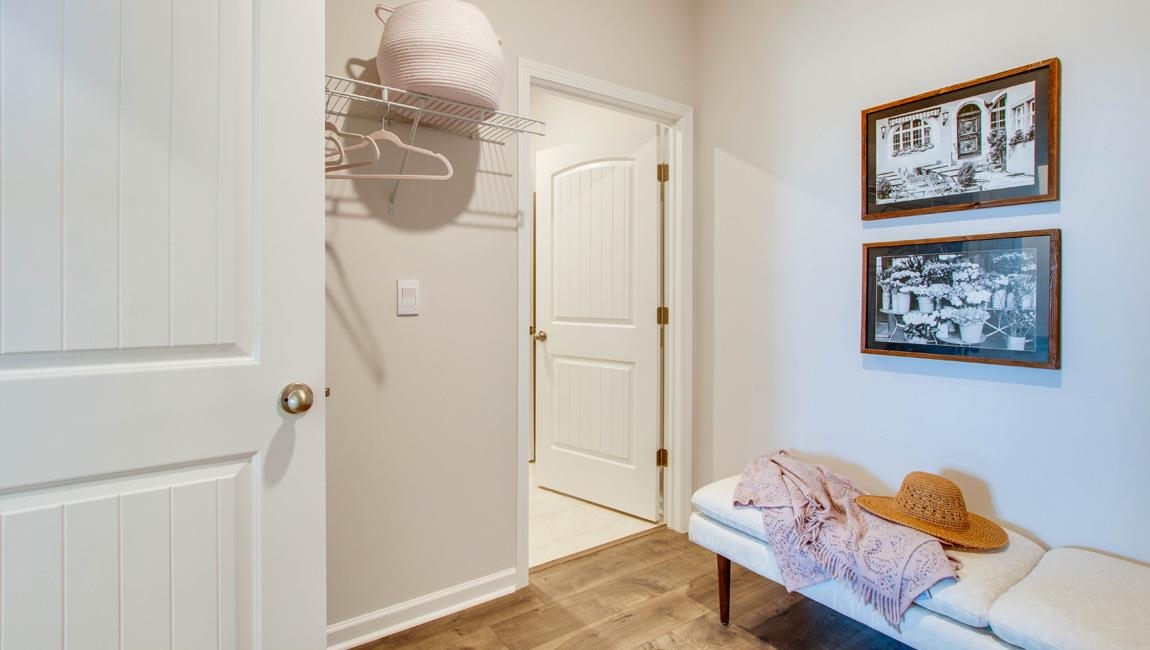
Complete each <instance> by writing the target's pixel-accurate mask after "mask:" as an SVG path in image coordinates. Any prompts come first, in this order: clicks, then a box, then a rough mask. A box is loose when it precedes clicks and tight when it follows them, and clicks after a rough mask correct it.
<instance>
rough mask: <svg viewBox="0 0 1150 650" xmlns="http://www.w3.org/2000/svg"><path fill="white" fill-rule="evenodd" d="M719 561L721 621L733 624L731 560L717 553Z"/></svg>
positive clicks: (725, 623) (716, 556)
mask: <svg viewBox="0 0 1150 650" xmlns="http://www.w3.org/2000/svg"><path fill="white" fill-rule="evenodd" d="M715 559H716V560H718V563H719V566H718V568H719V622H720V623H722V624H723V625H730V624H731V561H730V560H728V559H727V558H725V557H723V556H722V555H719V554H718V553H716V554H715Z"/></svg>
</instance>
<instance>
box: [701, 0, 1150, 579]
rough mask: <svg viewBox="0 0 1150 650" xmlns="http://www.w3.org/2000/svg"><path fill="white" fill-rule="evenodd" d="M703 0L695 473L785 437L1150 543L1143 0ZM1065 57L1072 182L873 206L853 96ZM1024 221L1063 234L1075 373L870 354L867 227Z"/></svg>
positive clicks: (1021, 511)
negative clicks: (886, 210) (867, 218)
mask: <svg viewBox="0 0 1150 650" xmlns="http://www.w3.org/2000/svg"><path fill="white" fill-rule="evenodd" d="M700 6H701V7H703V6H705V8H706V9H705V10H703V11H701V12H700V20H699V41H698V42H699V48H700V50H699V63H698V72H699V77H698V95H697V100H696V101H695V102H694V103H695V104H696V107H697V109H698V110H697V115H698V116H699V129H698V139H697V143H698V148H697V153H698V158H697V169H696V174H697V176H696V178H697V186H696V187H697V210H696V224H697V226H696V227H697V233H696V237H697V241H696V264H697V266H696V285H695V286H696V296H695V304H696V305H697V310H696V319H695V327H696V350H695V359H696V369H697V374H696V387H695V395H696V398H697V400H696V411H695V412H696V423H695V424H696V444H695V451H696V466H695V478H696V483H698V484H702V483H705V482H706V481H708V480H711V479H714V478H719V477H722V476H727V475H730V474H734V473H737V472H739V471H741V469H742V468H743V466H744V464H745V463H746V461H747V460H748V458H750V457H751V456H752V455H755V454H761V453H766V452H769V451H772V450H774V449H777V448H780V447H789V448H794V449H797V450H800V451H802V452H805V453H806V454H807V455H808V457H814V458H819V459H823V460H825V461H826V462H828V463H829V464H831V465H832V466H833V467H837V468H839V469H841V470H847V471H849V472H850V473H851V474H852V475H853V476H857V477H859V478H860V479H861V481H862V483H863V484H864V486H865V487H867V488H869V489H871V490H875V491H881V492H884V493H891V492H892V491H893V490H895V489H897V487H898V484H899V482H900V481H901V479H902V477H903V475H904V474H905V473H907V472H908V471H911V470H915V469H922V470H928V471H933V472H941V473H943V474H945V475H947V476H950V477H951V478H953V479H954V480H956V481H957V482H958V483H959V484H960V485H961V486H962V487H963V489H964V490H965V492H966V496H967V498H968V501H969V502H970V503H971V504H972V505H973V507H974V508H975V509H976V510H978V511H981V512H982V513H984V514H986V515H989V516H992V517H997V518H999V519H1000V520H1002V521H1004V522H1007V523H1009V524H1011V525H1013V526H1016V527H1018V528H1021V529H1022V530H1025V531H1028V532H1030V533H1031V534H1033V535H1034V536H1036V537H1037V539H1039V540H1041V541H1042V542H1044V543H1046V544H1050V545H1065V544H1076V545H1084V546H1091V547H1097V548H1101V549H1105V550H1107V551H1109V552H1112V553H1117V554H1120V555H1125V556H1129V557H1134V558H1137V559H1140V560H1143V561H1150V545H1148V544H1147V543H1146V539H1147V536H1148V534H1150V524H1148V523H1147V522H1148V521H1150V519H1148V518H1147V516H1146V515H1147V514H1148V513H1150V508H1148V506H1147V497H1146V495H1147V494H1148V493H1150V472H1148V471H1146V467H1145V465H1146V459H1147V458H1150V435H1147V434H1148V432H1150V404H1148V402H1147V400H1146V397H1145V395H1146V388H1147V380H1146V377H1147V368H1148V364H1150V347H1147V346H1146V345H1143V344H1142V340H1143V339H1144V338H1145V335H1144V332H1145V330H1146V327H1145V323H1147V322H1150V301H1147V300H1146V299H1145V297H1146V295H1147V291H1146V279H1145V278H1146V273H1145V271H1144V270H1143V269H1142V267H1141V266H1140V263H1141V262H1142V261H1143V260H1144V259H1145V253H1144V251H1145V249H1146V243H1147V241H1148V240H1150V220H1148V219H1147V218H1146V209H1145V199H1144V197H1143V195H1142V190H1141V188H1142V187H1143V186H1144V185H1145V182H1144V179H1143V176H1144V174H1145V172H1144V170H1145V168H1146V152H1147V151H1148V150H1150V131H1148V130H1146V129H1144V128H1141V127H1140V126H1139V125H1140V124H1141V122H1142V121H1143V120H1144V113H1145V110H1144V107H1145V106H1146V105H1147V104H1148V103H1150V83H1147V82H1148V79H1147V72H1146V61H1147V60H1150V46H1148V45H1147V40H1146V37H1145V34H1144V32H1145V29H1144V28H1145V25H1147V24H1150V5H1147V4H1146V3H1133V2H1125V1H1122V0H1099V1H1098V2H1091V3H1082V2H1076V1H1072V0H1057V1H1052V0H1026V1H1017V2H999V1H997V0H974V1H971V2H962V3H931V4H928V5H924V4H922V3H920V2H913V1H911V0H884V1H881V2H836V1H832V0H802V1H787V2H783V1H779V2H756V1H750V0H746V1H734V0H728V1H723V2H707V3H705V5H702V4H701V5H700ZM1054 56H1057V57H1060V58H1061V59H1062V64H1063V93H1062V109H1063V112H1062V120H1063V122H1062V174H1061V180H1062V200H1061V201H1059V202H1054V203H1039V204H1031V205H1027V206H1015V207H1006V208H996V209H989V210H976V211H967V212H961V213H947V214H939V215H934V216H923V217H911V218H903V219H891V220H885V221H882V222H874V223H867V224H864V223H863V222H862V221H860V219H859V182H860V181H859V151H860V143H859V111H860V110H861V109H863V108H866V107H869V106H874V105H877V104H880V103H884V102H887V101H891V100H895V99H898V98H900V97H906V96H909V95H913V94H915V93H918V92H922V91H926V90H930V89H932V88H937V87H941V86H945V85H949V84H952V83H957V82H961V81H964V80H968V79H972V78H975V77H978V76H981V75H985V74H990V73H994V72H998V71H1001V70H1005V69H1008V68H1011V67H1014V66H1018V65H1022V64H1025V63H1030V62H1034V61H1038V60H1041V59H1045V58H1049V57H1054ZM1031 228H1061V229H1062V231H1063V237H1062V240H1063V262H1064V264H1063V293H1062V298H1063V300H1062V305H1063V307H1062V325H1063V339H1062V343H1063V348H1062V349H1063V359H1064V362H1063V370H1061V371H1049V370H1034V369H1021V368H1002V367H993V366H981V365H975V364H966V363H956V362H946V361H929V360H923V359H901V358H893V357H873V356H864V355H861V354H860V353H859V350H858V347H859V334H858V327H859V289H858V287H859V282H860V279H859V266H860V254H861V253H860V248H861V244H862V243H863V242H868V241H889V240H898V239H914V238H921V237H933V236H944V235H961V234H972V233H993V232H1005V231H1011V230H1023V229H1031Z"/></svg>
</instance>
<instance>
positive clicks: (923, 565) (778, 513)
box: [735, 451, 955, 629]
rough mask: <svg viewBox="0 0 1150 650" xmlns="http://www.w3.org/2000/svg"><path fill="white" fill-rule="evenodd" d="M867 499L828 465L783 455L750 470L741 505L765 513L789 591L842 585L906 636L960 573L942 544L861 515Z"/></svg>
mask: <svg viewBox="0 0 1150 650" xmlns="http://www.w3.org/2000/svg"><path fill="white" fill-rule="evenodd" d="M860 494H865V493H864V492H863V491H862V490H860V489H858V488H857V487H855V485H854V484H853V483H851V482H850V481H849V480H848V479H846V478H844V477H842V476H839V475H837V474H835V473H833V472H831V471H830V470H829V469H827V468H825V467H823V466H822V465H810V464H808V463H804V462H802V461H799V460H796V459H795V458H792V457H791V456H789V455H787V453H786V452H785V451H779V452H776V453H774V454H769V455H766V456H760V457H758V458H756V459H754V460H753V461H751V463H750V464H749V465H747V469H746V471H744V472H743V476H742V479H741V480H740V481H739V485H738V487H736V488H735V505H737V506H739V505H742V506H754V507H757V508H761V509H762V511H763V527H764V528H765V529H766V533H767V541H768V542H770V544H771V548H772V549H773V550H774V552H775V556H776V557H777V558H778V562H779V569H781V570H782V573H783V578H784V580H785V581H786V587H787V591H795V590H798V589H802V588H804V587H808V586H810V585H813V584H816V583H819V582H822V581H824V580H827V579H829V578H834V579H835V580H839V581H840V582H844V583H846V584H847V585H849V586H850V588H851V589H852V590H853V591H854V592H855V593H856V594H858V596H859V597H860V598H862V599H863V601H865V602H866V603H867V604H868V605H870V606H872V607H874V608H875V609H876V610H878V612H879V613H880V614H882V616H883V618H885V619H886V620H887V622H888V623H890V624H891V625H892V626H893V627H894V628H895V629H898V627H899V622H900V621H901V620H902V615H903V613H904V612H906V610H907V609H908V608H909V607H910V605H911V602H912V601H913V600H914V599H915V598H916V597H917V596H918V595H919V594H921V593H922V592H923V591H925V590H926V589H928V588H929V587H930V586H931V585H933V584H934V583H936V582H938V581H939V580H942V579H944V578H953V577H955V572H954V566H953V565H952V564H951V561H950V560H949V559H948V558H947V557H946V554H945V552H943V550H942V545H941V544H939V542H938V540H936V539H935V538H933V537H931V536H929V535H926V534H925V533H920V532H918V531H917V530H914V529H911V528H907V527H905V526H900V525H898V524H896V523H893V522H889V521H887V520H885V519H882V518H880V517H876V516H875V515H872V514H871V513H869V512H867V511H866V510H863V509H862V508H860V507H859V506H858V505H857V504H855V497H856V496H858V495H860Z"/></svg>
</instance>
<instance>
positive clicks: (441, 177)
mask: <svg viewBox="0 0 1150 650" xmlns="http://www.w3.org/2000/svg"><path fill="white" fill-rule="evenodd" d="M325 128H327V130H328V131H330V132H332V133H334V134H336V135H339V136H341V137H359V138H363V139H364V140H365V141H364V142H361V143H359V144H356V145H352V146H350V147H343V146H342V144H341V151H342V152H344V155H345V156H346V152H348V151H353V150H355V149H360V148H363V147H365V146H368V142H370V143H371V145H370V146H372V147H373V148H374V151H373V153H374V154H375V159H374V160H372V161H370V162H358V163H341V164H337V165H335V166H329V167H328V168H327V171H328V172H332V171H336V170H339V169H350V168H352V167H363V166H366V165H371V164H374V163H375V162H376V161H378V160H379V145H378V142H379V141H380V140H385V141H387V142H390V143H391V144H393V145H395V146H396V147H398V148H400V149H402V150H404V151H410V152H411V153H415V154H419V155H421V156H428V157H430V158H434V159H436V160H438V161H439V162H440V163H442V164H443V168H444V169H445V170H446V171H445V172H444V173H443V174H332V173H328V174H326V177H327V178H351V179H369V180H385V181H386V180H390V181H395V180H411V181H445V180H448V179H449V178H451V177H452V176H454V175H455V170H454V169H453V168H452V167H451V161H450V160H448V159H447V157H446V156H444V155H443V154H440V153H436V152H434V151H429V150H427V149H422V148H420V147H416V146H413V145H410V144H405V143H404V142H403V141H402V140H400V139H399V136H398V135H396V134H394V133H392V132H391V131H388V130H387V129H384V128H380V129H379V130H378V131H376V132H374V133H369V134H367V135H359V134H358V133H345V132H343V131H340V130H339V128H337V127H336V126H335V125H334V124H332V123H331V122H330V121H329V122H327V123H326V125H325Z"/></svg>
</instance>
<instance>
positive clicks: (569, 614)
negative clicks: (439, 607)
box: [357, 529, 906, 650]
mask: <svg viewBox="0 0 1150 650" xmlns="http://www.w3.org/2000/svg"><path fill="white" fill-rule="evenodd" d="M718 607H719V602H718V591H717V585H716V578H715V555H714V554H713V553H711V552H710V551H707V550H705V549H702V548H700V547H698V546H695V545H694V544H692V543H690V542H689V541H687V537H686V535H682V534H680V533H675V532H673V531H669V530H666V529H659V530H656V531H654V532H652V533H650V534H648V535H645V536H643V537H640V538H638V539H634V540H631V541H628V542H625V543H623V544H620V545H618V546H613V547H611V548H608V549H605V550H602V551H599V552H596V553H594V554H591V555H588V556H586V557H580V558H578V559H574V560H571V561H569V562H564V563H562V564H558V565H553V566H550V567H547V568H544V569H542V570H539V571H532V572H531V583H530V585H529V586H527V587H526V588H524V589H520V590H519V591H517V592H515V593H513V594H510V595H508V596H504V597H503V598H499V599H497V600H493V601H491V602H488V603H484V604H482V605H478V606H476V607H472V608H471V609H467V610H464V611H462V612H459V613H457V614H453V615H451V616H447V617H444V618H441V619H439V620H436V621H432V622H430V623H425V624H424V625H420V626H419V627H415V628H412V629H410V630H406V631H404V632H399V633H397V634H395V635H392V636H390V637H387V638H385V639H381V640H379V641H375V642H373V643H369V644H367V645H364V646H360V648H358V649H357V650H384V649H385V648H426V649H429V650H430V649H436V650H439V649H443V650H448V649H452V650H460V649H463V648H475V649H476V650H487V649H495V650H520V649H524V650H525V649H528V648H547V649H553V648H588V649H596V650H598V649H614V648H636V649H642V650H672V649H674V650H697V649H701V648H720V647H721V648H735V649H738V648H778V649H779V650H790V649H795V650H821V649H826V650H830V649H839V648H846V649H849V648H860V649H861V648H866V649H872V648H873V649H876V650H878V649H881V650H888V649H891V650H893V649H896V648H905V647H906V646H904V645H902V644H900V643H898V642H897V641H894V640H892V639H890V638H888V637H886V636H884V635H882V634H880V633H878V632H875V631H874V630H871V629H870V628H868V627H866V626H865V625H862V624H861V623H856V622H855V621H853V620H851V619H849V618H847V617H845V616H842V615H840V614H838V613H837V612H834V611H833V610H830V609H828V608H826V607H823V606H822V605H819V604H818V603H816V602H814V601H811V600H807V599H806V598H803V597H802V596H800V595H798V594H788V593H787V592H786V589H784V588H783V587H782V586H781V585H778V584H776V583H774V582H771V581H769V580H767V579H766V578H762V577H760V576H758V575H755V574H753V573H751V572H749V571H746V570H745V569H743V568H742V567H739V566H732V572H731V625H730V627H726V628H725V627H723V626H722V625H720V624H719V614H718Z"/></svg>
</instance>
